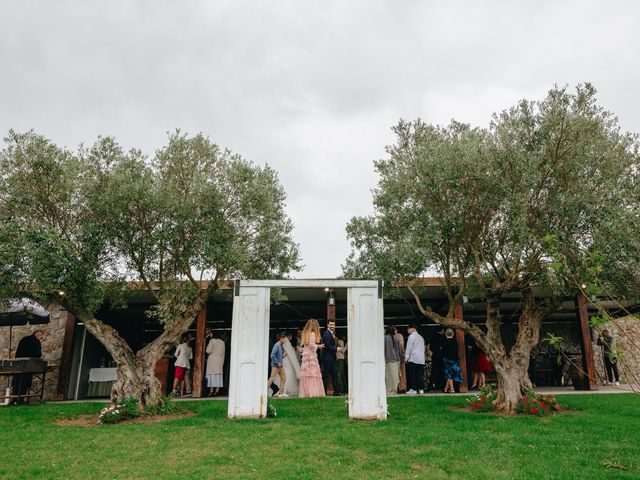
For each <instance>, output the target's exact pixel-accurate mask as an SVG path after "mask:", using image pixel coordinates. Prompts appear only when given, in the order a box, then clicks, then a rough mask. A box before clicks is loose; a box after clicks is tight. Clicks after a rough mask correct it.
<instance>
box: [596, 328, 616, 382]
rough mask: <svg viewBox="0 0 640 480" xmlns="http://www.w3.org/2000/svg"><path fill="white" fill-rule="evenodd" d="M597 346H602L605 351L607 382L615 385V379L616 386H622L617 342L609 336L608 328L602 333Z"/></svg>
mask: <svg viewBox="0 0 640 480" xmlns="http://www.w3.org/2000/svg"><path fill="white" fill-rule="evenodd" d="M597 344H598V345H600V346H601V347H602V348H603V350H604V351H603V353H604V366H605V369H606V371H607V380H608V381H609V383H613V379H614V378H615V384H616V385H620V374H619V372H618V355H617V353H616V348H615V342H614V340H613V338H612V337H611V335H610V334H609V330H607V329H606V328H605V329H604V330H602V333H601V334H600V336H599V337H598V341H597ZM605 385H606V382H605Z"/></svg>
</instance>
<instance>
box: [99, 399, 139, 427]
mask: <svg viewBox="0 0 640 480" xmlns="http://www.w3.org/2000/svg"><path fill="white" fill-rule="evenodd" d="M139 416H140V413H139V412H138V401H137V400H136V399H135V398H126V399H125V400H124V401H122V402H121V403H112V404H110V405H107V406H106V407H105V408H103V409H102V410H100V415H98V423H101V424H106V423H118V422H121V421H123V420H129V419H130V418H136V417H139Z"/></svg>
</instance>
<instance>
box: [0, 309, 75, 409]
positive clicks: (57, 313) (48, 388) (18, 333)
mask: <svg viewBox="0 0 640 480" xmlns="http://www.w3.org/2000/svg"><path fill="white" fill-rule="evenodd" d="M45 308H46V309H47V310H48V311H49V313H50V318H51V320H50V323H48V324H45V325H25V326H17V327H13V341H12V350H13V355H14V356H15V351H16V347H17V346H18V342H19V341H20V339H21V338H22V337H25V336H27V335H31V334H32V333H33V332H34V331H36V330H42V331H43V332H44V334H45V339H44V341H43V342H42V359H43V360H46V361H48V362H49V365H50V366H51V365H52V364H53V366H54V367H53V368H51V367H50V368H49V369H48V370H47V374H46V376H45V379H46V381H45V391H44V399H45V400H61V399H62V398H63V395H60V394H58V391H57V390H58V378H59V375H60V368H59V366H60V362H61V359H62V346H63V344H64V332H65V326H66V323H67V315H68V313H67V311H66V310H63V309H62V307H61V306H60V305H58V304H56V303H52V304H50V305H45ZM0 358H9V327H0ZM7 378H9V377H0V388H2V391H3V392H4V389H5V388H6V382H7ZM34 382H36V380H34ZM34 386H35V383H34Z"/></svg>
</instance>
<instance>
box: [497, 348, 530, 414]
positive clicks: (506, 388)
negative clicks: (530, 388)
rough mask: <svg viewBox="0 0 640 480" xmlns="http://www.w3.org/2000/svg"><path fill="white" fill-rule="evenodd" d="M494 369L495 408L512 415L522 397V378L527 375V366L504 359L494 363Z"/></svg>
mask: <svg viewBox="0 0 640 480" xmlns="http://www.w3.org/2000/svg"><path fill="white" fill-rule="evenodd" d="M495 370H496V376H497V377H498V392H497V397H496V401H495V404H496V408H497V410H498V411H499V412H501V413H504V414H506V415H513V414H514V413H515V411H516V406H517V405H518V400H520V397H522V379H523V377H526V376H527V368H526V367H523V366H522V365H518V364H517V363H515V362H510V361H509V360H505V361H503V362H500V363H498V364H496V367H495Z"/></svg>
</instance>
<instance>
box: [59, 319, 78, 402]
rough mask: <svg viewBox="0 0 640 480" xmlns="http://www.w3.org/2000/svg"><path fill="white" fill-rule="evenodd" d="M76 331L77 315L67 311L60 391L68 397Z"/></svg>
mask: <svg viewBox="0 0 640 480" xmlns="http://www.w3.org/2000/svg"><path fill="white" fill-rule="evenodd" d="M75 331H76V317H75V316H74V315H73V314H71V313H70V312H67V321H66V323H65V325H64V340H63V341H62V357H61V358H60V370H59V373H58V393H59V394H61V395H64V397H63V398H64V399H66V396H67V392H68V390H69V382H70V381H71V368H72V365H71V364H72V363H73V336H74V334H75Z"/></svg>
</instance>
